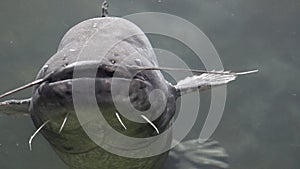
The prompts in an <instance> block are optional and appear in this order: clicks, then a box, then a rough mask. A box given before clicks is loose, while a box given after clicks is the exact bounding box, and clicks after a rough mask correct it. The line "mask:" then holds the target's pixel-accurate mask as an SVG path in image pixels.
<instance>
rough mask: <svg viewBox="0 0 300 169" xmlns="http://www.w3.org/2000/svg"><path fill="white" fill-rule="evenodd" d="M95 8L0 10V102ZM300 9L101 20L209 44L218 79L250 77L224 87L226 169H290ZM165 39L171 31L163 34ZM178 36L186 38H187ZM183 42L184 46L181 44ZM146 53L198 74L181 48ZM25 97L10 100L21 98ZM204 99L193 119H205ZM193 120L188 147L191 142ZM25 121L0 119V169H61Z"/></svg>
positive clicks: (128, 6)
mask: <svg viewBox="0 0 300 169" xmlns="http://www.w3.org/2000/svg"><path fill="white" fill-rule="evenodd" d="M99 8H100V6H99V1H98V0H89V1H79V0H59V1H58V0H52V1H46V0H28V1H26V2H25V1H17V0H2V1H0V22H1V26H0V72H1V73H0V79H1V80H0V84H1V85H0V91H1V92H0V93H2V92H4V91H7V90H9V89H12V88H14V87H17V86H19V85H21V84H25V83H26V82H29V81H31V80H32V79H34V78H35V74H36V73H37V71H38V70H39V69H40V67H41V66H42V65H43V63H44V62H45V61H46V60H47V59H48V58H49V57H51V55H52V54H54V53H55V51H56V49H57V46H58V43H59V41H60V39H61V37H62V36H63V34H64V33H65V32H66V31H67V30H68V29H69V28H70V27H72V26H73V25H74V24H76V23H78V22H80V21H83V20H85V19H87V18H91V17H95V16H99V15H100V10H99ZM299 9H300V1H296V0H289V1H272V0H263V1H259V0H251V1H250V0H248V1H238V0H227V1H221V0H207V1H204V0H185V1H184V0H161V2H158V1H157V0H118V1H117V0H110V9H109V12H110V14H111V15H114V16H124V15H128V14H132V13H136V12H150V11H151V12H164V13H170V14H173V15H177V16H179V17H182V18H184V19H187V20H189V21H190V22H191V23H193V24H195V25H196V26H198V27H199V28H200V29H201V30H202V31H203V32H204V33H205V34H206V35H207V36H208V37H209V38H210V40H211V41H212V42H213V44H214V45H215V47H216V49H217V51H218V52H219V54H220V57H221V60H222V62H223V65H224V67H225V69H229V70H248V69H253V68H255V69H256V68H257V69H259V70H260V72H259V74H256V75H252V76H248V77H241V78H239V79H238V80H237V81H236V82H234V83H232V84H230V85H229V86H228V95H227V102H226V107H225V112H224V115H223V118H222V121H221V123H220V125H219V127H218V129H217V130H216V132H215V133H214V135H213V138H214V139H216V140H218V141H220V142H221V144H222V145H223V146H224V147H225V148H226V149H227V152H228V154H229V155H230V163H231V166H232V168H235V169H253V168H255V169H271V168H272V169H282V168H286V169H298V168H299V167H300V160H299V159H300V132H299V128H300V111H299V110H300V105H299V103H300V92H299V86H300V80H299V79H298V77H299V73H300V72H299V70H300V48H299V44H300V32H299V30H300V22H299V17H300V10H299ZM170 29H172V27H170ZM187 33H188V32H187ZM191 37H192V36H191ZM150 40H151V42H152V43H153V46H155V47H161V48H165V49H168V50H170V51H172V52H174V53H176V54H177V55H179V56H182V57H183V58H184V59H185V61H186V62H187V63H189V65H190V66H191V67H193V68H203V67H202V64H201V62H200V61H198V60H197V59H195V56H194V54H193V53H192V52H191V51H190V50H189V49H188V48H187V47H186V46H184V45H182V44H180V43H178V42H176V41H174V40H172V39H169V38H164V37H159V36H156V35H152V36H150ZM189 58H190V59H189ZM29 94H30V90H28V91H24V92H21V93H20V94H16V95H14V96H12V97H10V98H23V97H27V96H29ZM207 97H209V94H208V93H204V94H203V99H202V98H201V99H202V100H201V101H202V102H201V106H202V105H203V106H202V108H201V110H200V112H202V111H205V110H206V111H207V107H208V105H207V104H208V103H209V102H208V98H207ZM201 117H202V116H200V117H199V119H198V120H199V122H198V123H197V125H196V126H195V127H194V129H193V130H192V132H191V133H190V135H189V137H190V138H193V137H196V136H197V134H198V132H199V130H200V128H199V127H200V126H201V122H203V118H201ZM34 130H35V128H34V126H33V124H32V122H31V119H29V118H11V117H6V116H4V115H1V116H0V168H1V169H24V168H26V169H27V168H28V169H38V168H42V169H53V168H55V169H66V168H67V167H66V166H65V165H64V164H63V163H62V162H61V161H60V159H58V157H57V156H56V154H55V153H54V152H53V151H52V149H51V148H50V146H49V145H48V143H47V142H46V140H45V139H44V138H43V137H41V136H40V135H39V136H38V137H37V138H36V139H35V140H34V143H33V151H29V148H28V144H27V142H28V139H29V137H30V135H31V134H32V133H33V132H34Z"/></svg>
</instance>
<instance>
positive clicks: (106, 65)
mask: <svg viewBox="0 0 300 169" xmlns="http://www.w3.org/2000/svg"><path fill="white" fill-rule="evenodd" d="M95 35H96V36H97V37H96V38H94V37H95ZM128 35H130V36H128ZM131 35H133V36H131ZM107 44H108V45H107ZM110 44H114V45H113V46H111V45H110ZM87 46H88V47H91V48H94V49H95V50H92V51H91V53H87V54H83V56H82V52H83V50H85V48H86V47H87ZM106 51H108V52H106ZM103 53H105V55H103ZM134 53H135V55H134V57H133V58H130V59H127V60H125V63H126V65H132V66H141V65H142V66H149V67H153V66H158V63H157V59H156V56H155V54H154V52H153V49H152V47H151V45H150V43H149V41H148V39H147V37H146V36H145V35H144V33H143V32H142V31H141V30H140V29H139V28H138V27H137V26H136V25H134V24H133V23H131V22H129V21H127V20H125V19H121V18H114V17H104V18H94V19H89V20H86V21H84V22H82V23H79V24H78V25H76V26H74V27H73V28H71V29H70V30H69V31H68V32H67V33H66V35H65V36H64V37H63V39H62V41H61V43H60V45H59V48H58V50H57V53H56V54H55V55H54V56H53V57H51V58H50V59H49V60H48V61H47V62H46V64H45V66H44V67H43V68H42V69H41V71H40V72H39V74H38V76H37V79H41V78H43V77H45V76H46V75H47V74H49V73H51V72H53V71H55V73H54V75H53V76H52V78H51V79H50V80H49V81H47V82H44V83H43V84H41V85H38V86H36V87H35V88H34V90H33V96H32V102H31V103H30V113H31V117H32V119H33V121H34V124H35V126H36V127H40V126H41V125H42V124H43V123H44V122H45V121H47V120H50V123H48V124H47V125H46V126H45V127H44V128H43V129H42V131H41V132H42V134H43V135H44V137H45V138H46V139H47V140H48V141H49V143H50V144H51V146H52V147H53V149H54V150H55V151H56V153H57V154H58V155H59V157H60V158H61V159H62V160H63V161H64V162H65V163H66V164H67V165H68V166H69V167H70V168H72V169H118V168H120V169H121V168H122V169H159V168H161V166H162V165H163V163H164V161H165V159H166V157H167V155H168V152H166V153H164V154H161V155H158V156H154V157H149V158H126V157H121V156H117V155H114V154H112V153H109V152H107V151H105V150H104V149H102V148H101V147H99V146H98V145H96V144H95V143H94V142H93V141H92V140H90V138H89V137H88V136H87V135H86V133H85V131H84V130H83V128H82V126H81V125H80V123H79V122H78V119H77V117H76V113H75V111H74V107H73V99H72V94H74V93H72V92H80V91H72V83H74V81H91V80H93V77H85V76H84V75H82V77H77V78H75V79H73V80H72V74H73V69H72V68H68V65H70V64H73V63H75V62H78V63H80V64H79V65H78V67H79V69H80V67H82V69H84V68H85V67H84V63H85V62H84V61H98V62H99V64H100V67H99V68H98V74H97V78H96V79H94V80H95V84H96V89H95V91H96V98H97V102H98V105H99V107H100V110H101V111H102V113H103V115H104V117H105V119H106V120H107V121H108V123H109V124H110V125H111V126H112V127H113V128H114V129H116V130H117V131H119V132H120V133H122V134H124V135H127V136H131V137H150V136H154V135H156V132H155V130H154V129H153V127H151V126H150V125H149V124H147V123H136V122H132V121H130V120H127V119H126V118H122V121H123V122H124V123H125V124H126V127H127V130H124V129H123V127H122V125H121V124H120V123H119V121H118V120H117V118H116V116H115V112H116V108H115V107H114V104H113V102H112V98H111V91H110V90H111V89H110V85H111V76H112V74H113V73H114V72H115V70H116V68H121V69H122V70H123V71H121V73H119V74H118V75H116V76H117V77H116V80H117V81H118V82H119V83H118V84H120V85H122V84H123V83H126V82H129V81H131V80H132V81H131V83H130V84H131V85H130V94H129V96H130V99H131V103H132V104H133V106H134V107H135V108H136V109H138V110H141V111H143V110H147V109H148V108H149V106H150V104H149V100H148V99H149V98H148V96H147V94H148V93H149V92H150V91H151V90H153V89H160V90H162V91H164V93H166V94H167V98H166V99H167V106H166V108H165V111H164V112H163V113H162V114H161V115H160V116H159V117H158V118H157V119H156V120H155V121H154V124H155V125H156V126H157V127H158V129H159V131H160V132H163V131H164V130H165V129H166V128H167V127H168V126H169V125H170V121H171V119H172V117H173V115H174V113H175V107H176V106H175V100H176V91H175V89H174V87H173V86H171V85H170V84H169V83H168V82H166V81H165V79H164V78H163V76H162V74H161V73H160V71H154V70H153V71H152V70H148V71H143V72H140V73H138V75H137V76H134V78H133V79H129V75H132V74H134V73H135V72H132V71H131V70H129V69H128V68H126V66H123V67H122V66H118V65H119V64H120V62H121V61H122V60H123V59H124V58H126V57H127V56H130V55H132V54H134ZM96 55H103V57H99V58H97V57H95V56H96ZM78 56H80V62H79V61H78ZM144 59H147V60H148V61H149V62H144V61H143V60H144ZM82 63H83V64H82ZM81 64H82V66H81ZM71 67H72V66H71ZM67 68H68V69H70V70H67ZM66 70H67V71H66ZM66 72H67V73H66ZM120 97H122V96H120ZM87 112H88V105H87ZM68 113H69V114H70V116H69V118H68V120H67V123H66V125H65V127H64V129H63V131H62V132H61V133H60V134H59V133H58V131H59V128H60V127H61V125H62V122H63V119H64V117H65V116H66V114H68ZM86 125H89V127H90V128H94V130H95V132H97V134H98V137H99V139H100V140H103V144H105V145H107V146H114V142H113V140H107V139H105V138H106V136H107V135H109V134H110V133H107V130H106V128H105V127H104V126H102V125H101V124H99V123H97V121H90V122H89V123H87V124H86ZM170 138H171V136H170ZM169 143H170V140H166V142H164V143H162V144H165V146H167V147H168V146H170V145H169ZM124 151H126V150H124ZM128 151H129V150H128Z"/></svg>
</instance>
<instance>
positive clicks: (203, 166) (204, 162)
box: [163, 140, 229, 169]
mask: <svg viewBox="0 0 300 169" xmlns="http://www.w3.org/2000/svg"><path fill="white" fill-rule="evenodd" d="M227 158H228V155H227V154H226V152H225V150H224V149H223V148H222V147H221V146H220V145H219V143H218V142H217V141H212V140H210V141H205V142H200V141H199V140H189V141H186V142H183V143H180V144H178V145H177V146H176V147H174V148H173V149H171V151H170V154H169V157H168V159H167V162H166V164H165V166H164V168H163V169H183V168H184V169H226V168H228V167H229V165H228V162H227Z"/></svg>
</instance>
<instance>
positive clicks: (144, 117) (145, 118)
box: [141, 115, 159, 134]
mask: <svg viewBox="0 0 300 169" xmlns="http://www.w3.org/2000/svg"><path fill="white" fill-rule="evenodd" d="M141 117H142V118H143V119H144V120H146V121H147V122H148V123H149V124H150V125H151V126H152V127H153V128H154V129H155V131H156V132H157V134H159V130H158V128H157V127H156V126H155V125H154V124H153V123H152V121H151V120H149V119H148V118H147V117H146V116H144V115H141Z"/></svg>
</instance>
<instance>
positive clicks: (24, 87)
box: [0, 72, 54, 99]
mask: <svg viewBox="0 0 300 169" xmlns="http://www.w3.org/2000/svg"><path fill="white" fill-rule="evenodd" d="M53 73H54V72H51V73H49V74H48V75H46V76H45V77H44V78H43V79H38V80H35V81H33V82H30V83H28V84H26V85H24V86H21V87H18V88H16V89H14V90H11V91H8V92H6V93H4V94H2V95H0V99H2V98H3V97H6V96H9V95H11V94H14V93H16V92H19V91H21V90H24V89H27V88H29V87H32V86H35V85H38V84H41V83H43V82H46V81H48V80H49V79H50V78H51V76H52V74H53Z"/></svg>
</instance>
